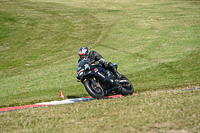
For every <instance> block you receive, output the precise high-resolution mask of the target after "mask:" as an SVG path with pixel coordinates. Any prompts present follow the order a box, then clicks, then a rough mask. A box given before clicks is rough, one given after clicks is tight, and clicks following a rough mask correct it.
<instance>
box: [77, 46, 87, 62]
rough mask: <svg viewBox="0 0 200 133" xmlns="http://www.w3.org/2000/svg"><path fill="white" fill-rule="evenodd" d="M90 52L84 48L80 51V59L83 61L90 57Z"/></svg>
mask: <svg viewBox="0 0 200 133" xmlns="http://www.w3.org/2000/svg"><path fill="white" fill-rule="evenodd" d="M89 53H90V51H89V49H88V48H87V47H82V48H80V49H79V51H78V55H79V56H80V59H83V58H85V57H87V56H88V55H89Z"/></svg>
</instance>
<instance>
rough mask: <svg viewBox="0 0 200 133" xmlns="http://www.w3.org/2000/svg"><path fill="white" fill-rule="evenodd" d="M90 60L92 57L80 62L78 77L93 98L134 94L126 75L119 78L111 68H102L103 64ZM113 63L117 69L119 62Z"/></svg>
mask: <svg viewBox="0 0 200 133" xmlns="http://www.w3.org/2000/svg"><path fill="white" fill-rule="evenodd" d="M89 61H90V59H89V58H86V59H83V60H81V61H80V62H79V64H78V69H77V75H76V78H77V79H78V81H80V82H81V83H82V84H83V85H84V86H85V89H86V91H87V92H88V93H89V94H90V95H91V96H92V97H93V98H95V99H101V98H103V97H104V96H111V95H117V94H121V95H123V96H127V95H132V94H133V92H134V88H133V85H132V84H131V82H130V81H129V80H128V79H127V78H126V77H125V76H123V75H122V76H121V77H122V78H121V79H117V78H115V77H114V76H113V73H112V72H110V71H109V70H106V69H104V68H102V66H101V65H94V64H90V63H89ZM113 65H114V67H115V68H116V69H117V63H114V64H113Z"/></svg>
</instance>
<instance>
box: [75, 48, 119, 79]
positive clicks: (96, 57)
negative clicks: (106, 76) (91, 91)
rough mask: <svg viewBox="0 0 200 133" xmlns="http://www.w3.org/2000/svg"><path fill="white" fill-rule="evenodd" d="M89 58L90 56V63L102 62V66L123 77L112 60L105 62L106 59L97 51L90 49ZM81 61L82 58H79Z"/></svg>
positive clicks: (97, 63)
mask: <svg viewBox="0 0 200 133" xmlns="http://www.w3.org/2000/svg"><path fill="white" fill-rule="evenodd" d="M88 58H90V64H95V65H99V64H102V67H103V68H104V69H107V70H110V71H111V72H112V73H113V74H114V75H115V76H116V77H117V78H120V77H121V75H120V74H119V73H118V72H117V70H116V68H115V67H114V66H113V64H112V63H111V62H105V59H104V58H103V57H102V56H101V55H100V54H99V53H97V52H96V51H90V53H89V55H88ZM80 61H81V59H79V60H78V62H80Z"/></svg>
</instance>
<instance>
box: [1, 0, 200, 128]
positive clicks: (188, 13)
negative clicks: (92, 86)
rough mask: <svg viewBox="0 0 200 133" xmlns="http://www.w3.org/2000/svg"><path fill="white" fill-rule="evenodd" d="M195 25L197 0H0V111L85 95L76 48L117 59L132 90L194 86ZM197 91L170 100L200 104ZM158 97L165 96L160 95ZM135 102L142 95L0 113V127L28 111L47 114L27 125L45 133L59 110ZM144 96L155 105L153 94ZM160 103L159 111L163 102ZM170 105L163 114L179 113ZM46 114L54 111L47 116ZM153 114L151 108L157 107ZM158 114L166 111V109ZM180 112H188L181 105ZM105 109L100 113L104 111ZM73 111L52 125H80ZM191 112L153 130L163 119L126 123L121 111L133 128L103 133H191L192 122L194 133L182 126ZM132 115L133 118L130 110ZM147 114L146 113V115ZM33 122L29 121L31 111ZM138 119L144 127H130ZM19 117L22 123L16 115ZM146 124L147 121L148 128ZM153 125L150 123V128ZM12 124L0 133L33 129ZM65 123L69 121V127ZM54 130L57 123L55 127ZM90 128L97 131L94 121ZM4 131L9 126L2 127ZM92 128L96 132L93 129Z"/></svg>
mask: <svg viewBox="0 0 200 133" xmlns="http://www.w3.org/2000/svg"><path fill="white" fill-rule="evenodd" d="M199 22H200V3H199V1H198V0H194V1H187V0H184V1H179V0H171V1H165V0H156V1H155V0H148V1H147V0H143V1H140V0H126V1H125V0H124V1H123V0H121V1H119V0H112V1H110V0H101V1H92V0H82V1H79V0H76V1H72V0H1V1H0V99H1V100H0V108H3V107H10V106H19V105H27V104H34V103H38V102H46V101H53V100H61V99H60V98H59V91H60V90H62V91H63V93H64V95H65V97H67V98H74V97H84V96H88V93H87V92H86V91H85V89H84V87H83V85H82V84H81V83H80V82H79V83H78V82H76V81H77V80H76V78H75V75H76V69H77V60H78V58H79V56H78V55H77V51H78V49H79V48H80V47H83V46H88V47H89V48H90V50H96V51H97V52H99V53H100V54H101V55H102V56H103V57H104V58H105V59H106V61H110V62H117V63H118V70H119V72H120V73H121V74H123V75H125V76H126V77H128V78H129V79H130V81H131V82H132V83H133V86H134V88H135V92H136V93H144V92H146V91H148V92H151V91H159V90H168V89H175V88H193V87H199V86H200V80H199V79H200V58H199V57H200V47H199V46H200V45H199V44H200V24H199ZM198 93H199V92H198V91H194V92H188V93H186V92H181V93H180V95H179V96H180V97H177V99H176V97H172V99H174V100H178V99H181V98H182V97H184V98H185V100H186V101H187V96H188V95H189V96H190V94H192V95H191V99H190V100H193V101H197V102H199V100H198V99H197V98H196V95H198ZM165 95H166V97H168V98H169V99H171V95H168V93H166V94H165ZM161 96H163V97H164V95H161ZM138 98H139V101H140V102H138V106H139V105H140V104H141V103H142V102H144V100H145V99H144V97H143V96H141V97H127V98H123V99H115V100H105V101H101V100H100V101H94V102H92V103H79V104H78V105H62V106H56V107H48V108H39V109H33V110H32V109H31V110H22V111H18V112H10V113H5V114H1V117H2V119H3V121H2V123H6V120H8V121H10V120H11V119H13V118H14V115H11V116H10V117H9V114H17V117H18V116H19V117H20V116H21V115H23V113H24V112H26V111H36V112H41V115H42V114H45V116H44V117H43V118H46V117H47V119H49V121H48V120H47V121H46V122H44V125H43V123H42V122H39V124H38V123H37V122H36V121H37V120H36V119H32V121H33V123H37V125H38V127H37V125H34V124H33V131H34V130H35V131H41V132H42V131H43V130H42V129H41V130H40V126H45V124H46V125H47V127H46V128H45V130H44V131H45V132H48V130H51V129H52V128H50V127H52V126H53V124H52V125H50V127H48V124H47V122H50V120H55V122H56V120H58V119H60V117H59V116H57V114H54V113H53V112H59V111H60V110H62V109H63V111H64V109H65V108H68V109H70V108H72V110H78V111H77V112H80V110H81V109H82V110H88V108H89V106H90V105H92V104H96V105H98V107H96V106H94V108H93V109H91V110H90V109H89V110H88V111H89V112H90V111H95V110H96V109H100V108H103V107H104V105H107V104H108V105H109V106H110V107H111V109H110V110H112V109H113V108H115V109H117V108H121V106H123V105H124V106H123V107H124V108H125V109H127V108H131V109H133V108H134V106H135V105H132V104H130V106H127V104H126V103H127V101H128V100H130V101H133V100H134V101H135V100H136V101H137V99H138ZM149 98H150V100H154V99H153V97H152V99H151V97H149ZM157 98H158V100H161V99H162V97H157ZM118 102H119V103H120V104H121V105H119V104H118ZM133 103H134V102H133ZM153 103H154V102H153ZM116 104H117V105H116ZM162 104H164V105H163V106H165V103H164V102H162ZM187 104H189V103H187ZM82 106H83V107H82ZM115 106H116V107H115ZM166 106H167V105H166ZM175 106H177V105H176V104H175V105H172V109H171V110H170V109H169V110H168V112H171V111H172V110H178V109H177V108H175ZM180 106H181V105H180ZM187 106H188V105H187ZM147 107H149V106H147ZM178 107H179V106H178ZM95 108H96V109H95ZM145 108H146V107H145ZM190 108H197V105H196V104H192V105H190ZM49 109H51V110H52V112H50V113H49V114H48V113H47V114H46V112H47V111H48V110H49ZM159 109H160V108H156V110H159ZM164 109H165V110H166V111H167V108H163V110H164ZM184 109H185V110H187V108H184ZM110 110H107V111H105V113H110ZM120 111H122V110H118V111H117V112H116V113H114V115H113V116H111V114H110V117H111V118H110V121H109V120H108V121H107V122H106V123H102V125H101V124H100V125H101V127H104V125H105V124H107V123H110V122H111V121H112V120H113V121H115V122H114V123H113V125H117V124H118V125H120V124H121V123H118V122H119V119H117V118H114V117H116V116H117V115H118V114H120ZM128 111H130V110H127V112H128ZM77 112H76V113H73V116H67V115H66V116H65V115H64V117H63V119H62V118H61V121H59V120H58V121H59V122H63V121H64V123H65V122H67V123H68V121H65V120H64V119H68V118H69V117H71V120H72V121H73V120H75V121H77V122H78V121H80V122H85V121H84V118H83V117H82V113H83V112H82V113H80V114H79V115H77ZM111 112H114V111H111ZM122 112H123V111H122ZM160 113H161V112H160ZM192 113H194V114H196V112H195V110H191V111H190V112H187V111H186V112H185V114H186V115H188V117H186V118H182V117H181V116H177V115H178V113H176V114H174V115H173V114H172V116H171V117H169V118H165V119H164V120H166V121H167V122H166V123H164V122H163V121H164V120H163V121H162V122H161V123H162V124H161V125H157V126H158V127H160V128H159V129H157V128H153V126H155V125H156V124H158V123H159V122H160V121H161V120H159V121H157V122H156V120H155V119H154V120H153V117H151V118H149V119H148V118H147V117H146V116H145V115H144V116H143V115H142V113H139V114H141V115H139V116H138V118H137V117H136V116H134V118H133V117H131V118H128V117H129V114H128V115H125V114H123V115H122V116H123V117H125V118H127V119H128V120H127V123H130V124H131V125H135V124H136V125H137V126H136V127H133V130H132V129H130V127H131V126H130V125H129V124H127V125H123V124H122V125H121V128H122V129H121V128H120V129H119V128H116V130H114V129H113V128H114V126H113V125H112V124H111V125H110V126H109V128H108V129H107V130H106V131H107V132H114V131H117V130H119V132H120V131H122V130H123V129H125V131H126V132H131V131H133V132H134V131H135V132H136V131H138V132H140V131H141V132H143V131H148V130H149V132H151V131H153V130H155V131H157V132H162V131H172V132H173V131H176V130H177V131H180V130H181V129H185V130H187V131H188V132H190V131H191V132H197V130H196V129H197V128H198V125H194V129H191V128H190V127H191V126H190V125H189V122H188V123H187V122H186V124H184V123H183V122H182V121H187V119H188V118H189V116H191V115H192ZM50 114H53V116H55V118H53V119H51V116H48V115H50ZM63 114H64V112H63ZM100 114H102V112H101V111H100V112H99V113H92V115H93V117H95V116H98V117H100ZM133 114H134V115H135V110H134V111H133ZM147 114H152V112H151V110H149V113H147ZM147 114H146V115H147ZM76 115H77V116H76ZM88 115H89V114H88ZM158 115H160V114H158ZM161 116H162V115H161ZM176 116H177V121H176V120H172V117H176ZM182 116H183V115H182ZM32 117H33V118H34V117H35V116H34V113H33V116H32ZM85 117H87V116H85ZM136 118H137V119H136ZM139 118H141V120H144V119H146V121H145V122H144V123H141V125H142V124H143V126H141V125H138V124H139V123H137V121H136V122H133V120H134V121H135V119H136V120H139ZM192 118H193V117H192ZM192 118H191V119H192ZM21 119H24V118H23V117H22V116H21ZM102 119H104V118H102ZM121 119H122V117H121V118H120V120H121ZM148 120H149V121H150V122H149V124H147V123H146V122H147V121H148ZM91 121H92V120H91ZM152 121H154V123H155V125H153V124H151V122H152ZM170 121H171V123H172V124H171V123H170ZM180 121H181V123H182V124H181V126H177V127H176V125H177V124H176V123H178V122H180ZM194 121H195V120H194ZM15 122H16V125H15V124H11V126H13V127H14V128H13V130H12V129H9V128H10V127H9V126H8V125H9V123H8V125H7V126H6V125H4V126H3V125H1V128H2V129H3V131H5V132H7V131H8V132H9V131H11V132H26V131H30V132H31V130H28V128H27V127H26V125H28V124H27V123H26V124H25V123H20V121H19V120H16V121H15ZM25 122H29V121H25ZM17 123H18V124H21V126H22V127H23V126H24V124H25V126H24V129H23V131H22V130H20V128H18V126H19V125H18V124H17ZM70 123H72V124H73V122H70ZM30 124H31V123H30ZM174 124H175V125H174ZM193 124H194V122H193ZM31 125H32V124H31ZM60 125H61V123H60V124H59V125H58V126H60ZM64 125H65V126H67V127H68V126H70V125H71V124H69V125H67V124H66V123H65V124H64ZM173 125H174V126H173ZM84 126H85V127H84ZM93 126H95V123H94V125H93ZM96 126H97V127H98V125H97V124H96ZM112 126H113V127H112ZM5 127H7V128H6V129H5V130H4V128H5ZM89 127H90V126H89V125H83V127H82V128H80V129H74V130H72V131H78V130H84V131H86V132H87V131H88V130H89V129H91V128H92V127H91V128H89ZM111 127H112V128H111ZM124 127H126V128H124ZM140 127H141V128H140ZM145 127H146V128H145ZM163 127H166V130H165V128H164V129H163V130H162V128H163ZM170 127H171V128H170ZM62 128H63V129H66V128H65V127H62ZM55 129H57V128H55ZM97 129H99V131H100V132H101V131H102V132H103V131H104V130H103V129H104V128H103V129H102V130H100V127H98V128H97ZM168 129H169V130H168ZM91 130H94V131H95V129H91ZM59 131H60V132H62V131H63V130H62V129H60V130H59Z"/></svg>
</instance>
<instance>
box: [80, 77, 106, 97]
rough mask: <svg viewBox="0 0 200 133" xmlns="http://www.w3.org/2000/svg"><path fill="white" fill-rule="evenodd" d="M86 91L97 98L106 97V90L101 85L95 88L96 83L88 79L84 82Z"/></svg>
mask: <svg viewBox="0 0 200 133" xmlns="http://www.w3.org/2000/svg"><path fill="white" fill-rule="evenodd" d="M84 86H85V89H86V91H87V92H88V93H89V94H90V96H92V97H93V98H95V99H101V98H103V97H104V91H103V89H102V87H101V86H98V87H96V88H95V86H94V84H93V83H92V82H91V81H90V80H88V81H86V82H85V83H84Z"/></svg>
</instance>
